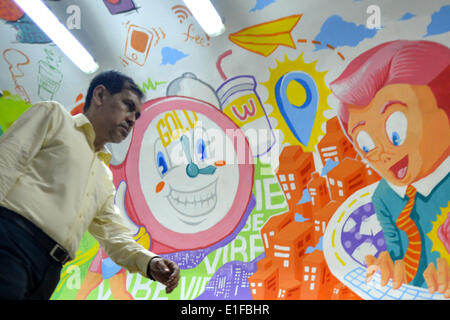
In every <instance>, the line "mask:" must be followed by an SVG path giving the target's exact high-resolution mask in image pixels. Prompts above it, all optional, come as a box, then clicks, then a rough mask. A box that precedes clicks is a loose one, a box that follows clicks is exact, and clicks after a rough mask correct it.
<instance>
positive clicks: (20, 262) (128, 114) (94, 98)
mask: <svg viewBox="0 0 450 320" xmlns="http://www.w3.org/2000/svg"><path fill="white" fill-rule="evenodd" d="M142 98H143V93H142V92H141V91H140V90H139V88H138V87H137V86H136V84H135V83H134V81H133V80H132V79H131V78H129V77H127V76H125V75H123V74H121V73H118V72H116V71H107V72H104V73H101V74H99V75H97V76H96V77H95V78H94V79H93V80H92V82H91V84H90V86H89V89H88V93H87V95H86V101H85V108H84V114H78V115H76V116H71V115H70V114H69V113H68V112H67V111H66V110H65V109H64V107H63V106H61V105H60V104H59V103H57V102H40V103H37V104H35V105H34V106H33V107H31V108H30V109H28V110H27V111H26V112H25V113H24V114H23V115H22V116H21V117H19V118H18V119H17V120H16V122H15V123H14V124H13V125H12V126H11V127H10V128H9V129H8V130H7V131H6V132H5V133H4V134H3V135H2V136H1V137H0V150H1V151H0V298H2V299H49V298H50V297H51V295H52V293H53V291H54V289H55V288H56V285H57V284H58V282H59V277H60V271H61V268H62V265H63V264H64V263H66V262H67V261H68V260H71V259H73V258H75V255H76V252H77V248H78V246H79V243H80V241H81V237H82V235H83V234H84V232H85V231H86V230H89V232H90V233H91V234H92V235H93V236H94V237H95V238H96V239H97V240H98V241H99V243H100V245H101V246H102V248H103V249H104V250H105V252H106V253H107V254H108V255H109V256H110V258H111V259H112V260H114V262H116V263H117V264H118V265H120V266H122V267H124V268H126V269H127V270H128V271H130V272H139V273H141V274H142V275H143V276H145V277H148V278H150V279H153V280H157V281H159V282H161V283H162V284H164V285H166V292H167V293H170V292H172V291H173V290H174V289H175V287H176V286H177V285H178V281H179V274H180V270H179V267H178V266H177V265H176V263H174V262H173V261H170V260H167V259H163V258H161V257H159V256H157V255H156V254H154V253H152V252H149V251H148V250H146V249H144V248H143V247H142V246H141V245H139V244H137V243H136V242H135V241H134V240H133V237H132V235H131V234H130V231H129V229H128V228H127V227H126V226H125V225H124V224H123V222H122V219H121V217H120V215H119V210H118V208H117V207H116V206H115V204H114V194H115V187H114V185H113V180H112V174H111V171H110V170H109V168H108V166H107V164H108V163H109V160H110V159H111V154H110V152H109V151H108V150H107V149H106V148H105V144H106V143H109V142H112V143H119V142H121V141H123V140H124V139H125V138H126V137H127V136H128V134H129V133H130V131H131V129H132V128H133V126H134V124H135V122H136V120H137V119H138V118H139V116H140V112H141V104H142V103H141V99H142Z"/></svg>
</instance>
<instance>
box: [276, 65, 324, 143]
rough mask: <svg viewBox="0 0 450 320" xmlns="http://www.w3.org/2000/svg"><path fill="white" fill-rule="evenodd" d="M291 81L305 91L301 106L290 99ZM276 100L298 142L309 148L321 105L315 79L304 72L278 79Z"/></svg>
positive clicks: (289, 74)
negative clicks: (289, 87) (289, 88)
mask: <svg viewBox="0 0 450 320" xmlns="http://www.w3.org/2000/svg"><path fill="white" fill-rule="evenodd" d="M291 81H296V82H297V83H298V84H300V85H301V86H302V87H303V88H304V90H305V94H306V99H305V102H304V103H303V104H302V105H300V106H297V105H294V104H292V103H291V102H290V101H289V99H288V95H287V88H288V85H289V83H290V82H291ZM275 98H276V100H277V104H278V108H279V109H280V112H281V114H282V115H283V118H284V120H285V121H286V123H287V125H288V127H289V128H290V129H291V131H292V133H293V134H294V136H295V137H296V138H297V140H298V141H300V143H301V144H303V145H304V146H307V145H308V143H309V138H310V137H311V132H312V128H313V125H314V120H315V118H316V113H317V107H318V104H319V91H318V89H317V86H316V83H315V82H314V79H313V78H312V77H311V76H310V75H309V74H307V73H305V72H302V71H291V72H288V73H286V74H285V75H284V76H282V77H281V78H280V79H278V81H277V84H276V86H275Z"/></svg>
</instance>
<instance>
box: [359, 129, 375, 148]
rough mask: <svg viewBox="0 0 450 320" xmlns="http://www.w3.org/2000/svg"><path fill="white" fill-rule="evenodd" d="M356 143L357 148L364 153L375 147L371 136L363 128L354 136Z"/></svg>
mask: <svg viewBox="0 0 450 320" xmlns="http://www.w3.org/2000/svg"><path fill="white" fill-rule="evenodd" d="M356 143H358V146H359V148H360V149H361V150H362V151H364V152H365V153H367V152H369V151H371V150H372V149H373V148H375V143H374V142H373V140H372V138H371V137H370V135H369V134H368V133H367V132H366V131H364V130H361V131H360V132H359V133H358V135H357V136H356Z"/></svg>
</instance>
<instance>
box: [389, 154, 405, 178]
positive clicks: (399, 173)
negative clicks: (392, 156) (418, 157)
mask: <svg viewBox="0 0 450 320" xmlns="http://www.w3.org/2000/svg"><path fill="white" fill-rule="evenodd" d="M390 170H391V171H392V173H394V176H395V177H396V178H397V179H399V180H402V179H403V178H404V177H405V176H406V172H408V156H407V155H406V156H405V157H403V159H401V160H400V161H398V162H397V163H396V164H394V165H393V166H392V167H391V168H390Z"/></svg>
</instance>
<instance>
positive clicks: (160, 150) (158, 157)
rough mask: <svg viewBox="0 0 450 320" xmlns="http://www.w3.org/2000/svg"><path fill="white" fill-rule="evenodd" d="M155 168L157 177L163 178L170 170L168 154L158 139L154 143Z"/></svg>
mask: <svg viewBox="0 0 450 320" xmlns="http://www.w3.org/2000/svg"><path fill="white" fill-rule="evenodd" d="M154 154H155V166H156V169H157V170H158V173H159V175H160V176H161V178H162V177H164V175H165V174H166V173H167V171H169V170H170V169H171V168H172V164H171V162H170V158H169V154H168V153H167V150H166V148H164V147H163V145H162V142H161V140H160V139H158V140H156V142H155V153H154Z"/></svg>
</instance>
